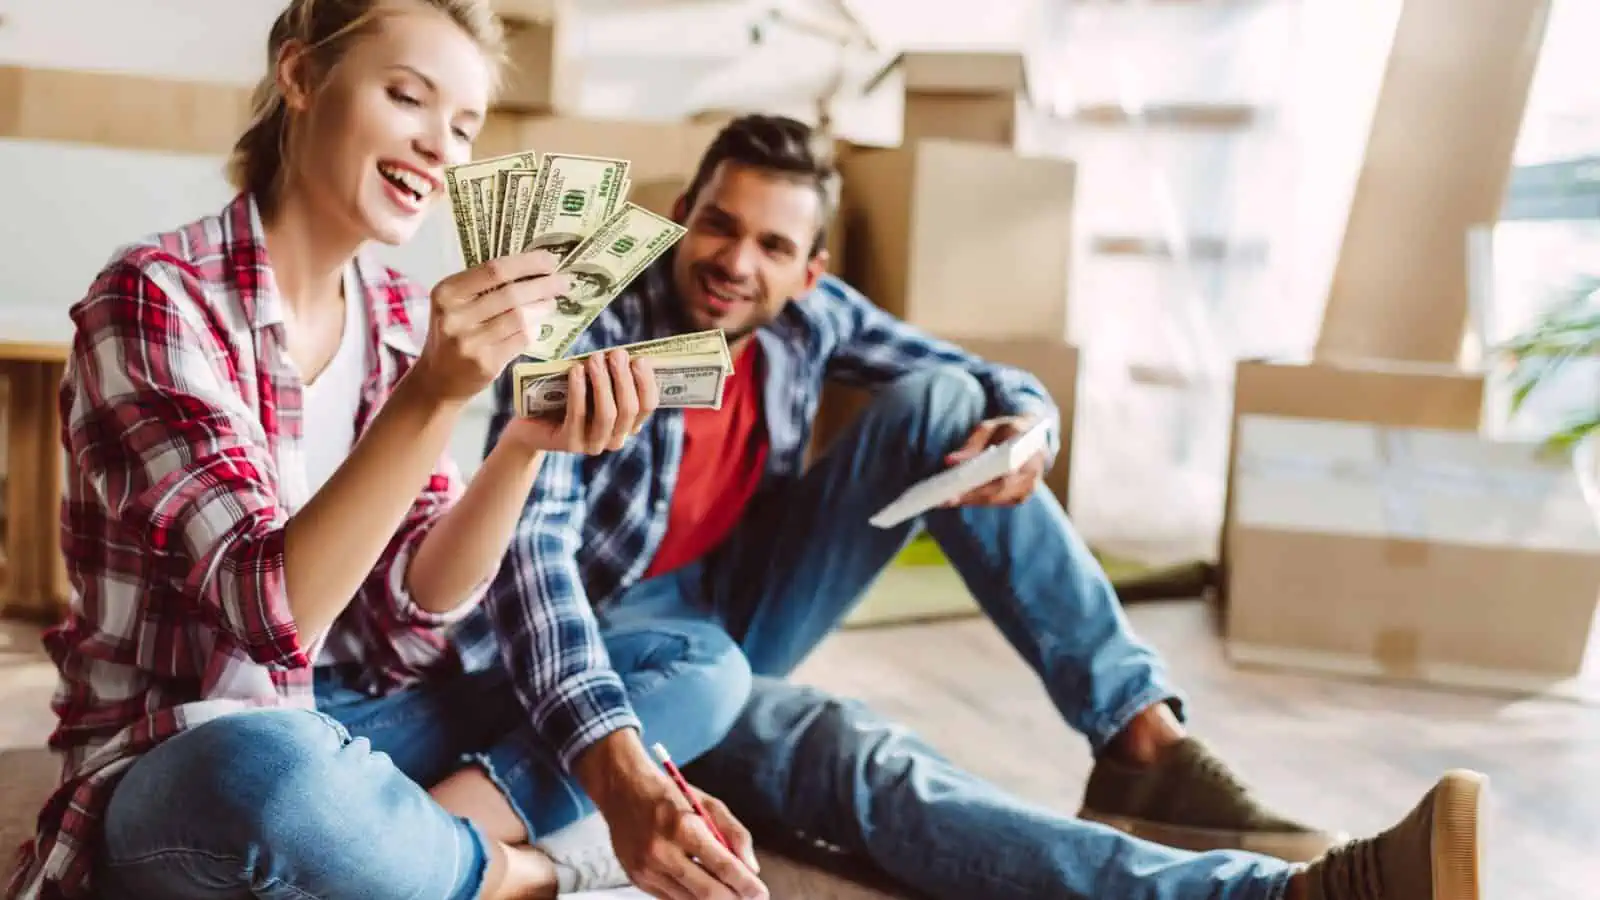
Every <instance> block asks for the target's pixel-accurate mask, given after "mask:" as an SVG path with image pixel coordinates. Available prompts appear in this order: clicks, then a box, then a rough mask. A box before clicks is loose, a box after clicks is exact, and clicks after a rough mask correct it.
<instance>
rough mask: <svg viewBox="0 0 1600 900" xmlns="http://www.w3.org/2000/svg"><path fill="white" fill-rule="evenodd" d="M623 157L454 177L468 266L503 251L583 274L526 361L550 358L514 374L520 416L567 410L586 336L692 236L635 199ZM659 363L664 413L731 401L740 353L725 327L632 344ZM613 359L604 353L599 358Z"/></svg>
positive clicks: (467, 170) (558, 160) (636, 352)
mask: <svg viewBox="0 0 1600 900" xmlns="http://www.w3.org/2000/svg"><path fill="white" fill-rule="evenodd" d="M628 169H629V164H628V161H627V160H623V159H605V158H602V157H596V156H579V155H575V154H570V153H546V154H544V156H543V158H542V159H541V158H540V156H539V154H537V153H533V152H524V153H512V154H508V155H506V156H498V157H495V158H493V159H484V160H478V161H476V162H470V163H463V164H461V165H457V166H452V167H450V168H448V169H446V170H445V175H444V178H445V185H446V186H447V187H448V188H449V191H450V206H451V211H452V212H453V213H454V215H455V223H456V237H457V238H458V239H459V240H460V242H461V257H462V260H463V261H464V262H465V263H466V265H467V267H468V268H470V267H472V266H477V265H481V264H482V263H484V262H486V261H488V260H490V259H494V258H496V257H500V256H509V255H511V254H514V253H527V252H532V251H534V250H548V251H550V252H551V253H553V254H554V255H555V256H556V258H557V259H558V260H560V264H559V270H560V271H562V272H565V273H567V274H569V275H571V276H572V281H573V289H572V291H571V293H570V294H569V295H567V296H564V297H559V298H557V300H556V310H555V314H554V316H553V317H552V318H550V319H549V320H547V321H545V322H543V323H541V324H540V327H539V333H538V334H537V335H536V336H535V337H534V341H533V344H532V345H531V346H530V347H529V348H528V349H527V351H526V355H528V356H531V357H534V358H535V359H539V360H545V361H544V362H522V363H517V364H515V365H513V366H512V368H511V376H512V380H513V382H514V383H515V385H516V392H517V411H518V413H519V414H520V415H523V416H535V415H548V414H551V413H559V412H560V411H561V410H562V409H564V408H565V407H566V405H567V370H568V369H570V368H572V366H573V365H575V364H577V363H578V362H579V361H581V360H583V359H584V358H586V357H587V356H588V355H589V354H584V355H583V356H573V357H569V356H568V355H567V354H568V353H569V352H571V350H572V346H573V344H574V343H576V342H577V340H578V336H579V335H581V334H583V331H584V329H586V328H588V327H589V323H591V322H593V321H594V320H595V317H596V316H598V315H600V312H601V310H603V309H605V308H606V304H608V303H610V302H611V301H612V300H613V299H615V298H616V297H617V295H619V294H621V293H622V291H623V290H624V289H625V288H627V286H628V284H629V283H630V282H632V281H633V279H634V278H636V277H638V275H639V273H641V272H643V271H644V270H645V269H646V268H647V267H649V265H650V264H651V263H653V262H655V260H656V259H657V258H658V257H660V256H661V254H662V253H665V252H666V250H667V248H668V247H671V246H672V245H673V244H674V243H676V242H677V240H678V239H679V238H681V237H683V233H684V229H683V226H681V225H679V224H678V223H676V222H673V221H672V220H670V219H665V218H662V217H661V216H658V215H656V214H655V213H653V212H650V211H649V210H647V209H644V208H643V207H640V206H637V205H635V204H633V203H629V202H627V196H628V189H629V187H630V184H631V179H630V178H629V175H628ZM623 349H625V350H627V351H628V352H629V354H630V355H631V356H641V357H649V358H650V359H651V361H652V362H653V363H654V364H655V371H656V383H657V385H658V386H659V388H660V391H661V399H660V406H661V407H663V408H670V407H679V408H682V407H707V408H711V409H717V408H720V407H721V406H722V390H723V385H724V384H726V383H727V379H728V376H729V375H730V374H732V373H733V357H732V355H730V354H729V353H728V342H727V340H726V338H725V337H724V336H723V333H722V330H721V329H712V330H710V331H699V332H695V333H693V334H684V335H678V336H675V337H670V338H663V339H660V340H654V341H643V342H640V343H637V344H627V345H624V347H623ZM595 352H602V351H595Z"/></svg>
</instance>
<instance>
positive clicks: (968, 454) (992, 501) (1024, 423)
mask: <svg viewBox="0 0 1600 900" xmlns="http://www.w3.org/2000/svg"><path fill="white" fill-rule="evenodd" d="M1037 421H1039V420H1038V418H1037V417H1035V416H1001V417H999V418H996V419H985V420H984V421H982V422H979V423H978V427H977V428H975V429H973V431H972V436H971V437H969V438H967V442H966V443H965V444H963V445H961V448H960V449H958V450H956V451H955V452H954V453H951V454H950V455H948V456H946V457H945V463H946V464H947V465H952V466H954V465H959V464H960V463H963V462H966V461H967V460H969V459H971V458H972V457H974V456H977V455H978V454H979V453H981V452H983V450H984V449H985V448H987V447H992V446H994V445H995V444H1001V443H1004V442H1006V441H1008V440H1010V439H1011V438H1014V437H1016V436H1017V435H1019V434H1022V433H1023V432H1025V431H1027V430H1028V429H1029V428H1030V427H1032V426H1033V424H1034V423H1036V422H1037ZM1044 461H1045V453H1044V451H1043V450H1041V451H1039V452H1038V453H1035V454H1034V455H1033V458H1031V459H1029V460H1028V461H1027V462H1025V463H1023V464H1022V466H1021V468H1019V469H1017V470H1016V471H1015V472H1012V473H1010V474H1008V475H1004V476H1001V477H999V478H996V479H995V480H993V481H991V482H989V483H987V484H983V485H979V486H978V487H975V488H973V489H972V490H970V491H968V492H967V493H966V494H964V495H963V496H960V497H957V498H956V499H954V500H951V501H950V502H948V503H946V504H945V506H946V507H957V506H1015V505H1017V504H1018V503H1021V502H1022V501H1024V500H1026V499H1028V495H1029V494H1032V493H1033V489H1034V488H1035V487H1037V486H1038V484H1039V479H1040V478H1041V477H1043V475H1044Z"/></svg>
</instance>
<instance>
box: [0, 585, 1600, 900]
mask: <svg viewBox="0 0 1600 900" xmlns="http://www.w3.org/2000/svg"><path fill="white" fill-rule="evenodd" d="M1130 614H1131V616H1132V618H1133V620H1134V623H1135V627H1136V628H1137V629H1138V630H1139V632H1140V633H1141V634H1143V635H1144V636H1145V637H1146V638H1147V639H1148V640H1149V641H1150V642H1151V643H1152V644H1154V645H1155V646H1156V647H1157V648H1159V649H1160V650H1161V651H1162V652H1163V653H1164V655H1165V656H1166V658H1167V659H1168V661H1169V662H1170V664H1171V667H1172V670H1173V673H1174V675H1175V677H1176V679H1177V681H1178V682H1179V684H1180V685H1181V687H1182V689H1183V690H1184V691H1186V692H1187V693H1188V694H1189V698H1190V701H1191V710H1192V712H1193V714H1194V719H1193V726H1194V728H1195V730H1196V731H1198V732H1199V733H1201V734H1203V735H1204V736H1205V737H1206V738H1208V739H1209V740H1211V741H1212V742H1213V743H1214V744H1216V745H1217V746H1218V747H1219V748H1221V750H1222V751H1223V752H1224V754H1225V755H1226V756H1227V757H1228V758H1229V759H1231V760H1232V761H1233V762H1234V763H1235V765H1236V766H1237V767H1238V768H1239V769H1240V770H1241V771H1242V772H1243V773H1244V775H1245V777H1246V778H1247V779H1248V780H1249V781H1251V782H1252V783H1254V784H1255V785H1257V786H1258V787H1259V788H1260V790H1261V792H1262V793H1263V794H1264V795H1265V796H1266V797H1267V798H1268V799H1269V800H1270V801H1272V802H1274V803H1276V804H1277V805H1279V806H1281V807H1283V808H1284V809H1285V810H1287V811H1289V812H1290V813H1291V814H1294V815H1298V816H1301V817H1304V818H1308V819H1311V820H1314V821H1316V822H1318V823H1320V824H1323V825H1327V826H1332V827H1336V828H1342V829H1344V830H1347V831H1350V832H1352V833H1366V832H1370V831H1373V830H1376V829H1379V828H1382V827H1384V826H1386V825H1388V824H1389V823H1390V822H1392V821H1393V820H1394V819H1396V818H1398V817H1399V816H1401V815H1403V814H1404V813H1405V811H1406V810H1407V809H1409V808H1410V807H1411V805H1412V804H1413V803H1414V802H1415V801H1416V799H1417V797H1418V796H1420V794H1421V792H1422V791H1423V790H1425V789H1426V788H1427V786H1428V785H1429V784H1430V783H1432V781H1433V779H1434V778H1435V777H1436V776H1437V774H1438V773H1439V772H1440V771H1441V770H1443V769H1445V768H1447V767H1451V766H1467V767H1471V768H1476V769H1479V770H1481V771H1484V772H1487V773H1488V774H1489V775H1490V776H1491V777H1492V779H1493V800H1494V803H1493V805H1492V807H1491V809H1492V813H1493V815H1492V818H1491V821H1490V827H1489V838H1490V847H1491V853H1490V858H1489V860H1488V866H1489V892H1488V893H1487V895H1486V896H1487V897H1489V898H1492V900H1555V898H1580V897H1594V896H1596V892H1597V887H1596V885H1600V709H1596V708H1594V707H1584V706H1579V705H1575V704H1570V703H1566V702H1561V701H1545V700H1518V699H1514V698H1503V697H1488V696H1482V695H1468V694H1458V693H1448V692H1442V691H1435V690H1429V689H1413V688H1399V687H1392V686H1381V685H1376V684H1368V683H1361V682H1353V681H1340V680H1332V679H1327V678H1320V677H1311V676H1296V675H1284V674H1277V673H1262V672H1244V671H1238V670H1235V669H1233V668H1230V667H1229V666H1228V665H1227V664H1226V663H1225V662H1224V661H1223V659H1222V656H1221V651H1220V647H1219V644H1218V642H1217V640H1216V638H1215V636H1214V634H1213V631H1212V628H1211V626H1210V624H1209V620H1208V616H1207V614H1206V611H1205V609H1204V608H1203V607H1201V606H1200V605H1199V604H1197V603H1188V602H1184V603H1168V604H1153V605H1141V606H1136V607H1134V608H1133V609H1132V610H1130ZM8 641H9V642H10V643H11V647H10V649H9V650H8V648H7V642H8ZM36 646H37V640H36V638H35V636H34V635H33V634H32V633H31V632H30V631H28V630H27V629H23V628H18V627H15V626H13V627H10V628H6V627H5V626H0V760H4V759H5V758H6V756H7V755H8V754H4V750H5V748H7V747H26V746H38V745H39V744H40V743H41V742H42V741H43V739H44V736H45V734H46V733H47V731H48V728H49V721H50V720H49V713H48V710H47V709H46V708H45V703H46V700H47V697H48V690H49V687H50V684H51V677H50V672H49V669H48V667H47V666H46V665H44V664H43V663H42V662H40V661H39V659H38V658H37V656H36V655H35V653H34V648H35V647H36ZM800 677H801V678H802V679H804V680H807V681H811V682H814V683H818V684H822V685H825V686H827V687H829V688H832V689H834V690H837V691H840V692H843V693H849V694H853V695H855V696H859V697H862V698H865V699H867V700H869V701H871V702H873V703H875V704H876V705H877V706H878V707H879V708H880V709H882V710H884V711H886V712H888V713H891V714H893V715H894V716H896V717H897V718H899V719H901V720H903V721H905V722H906V723H907V724H909V725H911V726H913V727H914V728H916V729H917V730H918V731H920V732H921V733H922V734H923V735H925V736H927V737H928V738H930V739H931V740H932V742H933V743H935V744H936V745H938V746H940V747H941V749H943V750H945V751H946V752H947V753H949V754H950V755H951V756H952V757H954V758H955V759H956V760H958V761H960V762H963V763H965V764H966V765H968V766H970V767H971V768H972V769H974V770H975V771H977V772H978V773H980V774H982V775H984V776H986V777H988V778H990V779H992V780H994V781H996V782H997V783H1000V784H1002V785H1005V786H1007V787H1009V788H1011V789H1013V790H1017V791H1019V792H1023V793H1025V794H1026V795H1028V796H1029V797H1030V798H1031V799H1033V800H1036V801H1042V802H1044V803H1046V804H1050V805H1053V806H1056V807H1058V808H1060V809H1061V810H1063V811H1065V812H1070V811H1072V810H1073V809H1075V808H1076V806H1077V803H1078V799H1079V796H1080V793H1081V790H1082V785H1083V779H1084V776H1085V774H1086V773H1087V771H1088V764H1089V760H1088V755H1087V753H1086V751H1085V749H1084V745H1083V742H1082V741H1081V740H1080V739H1079V738H1078V737H1077V736H1076V735H1075V734H1073V733H1072V732H1070V731H1069V730H1068V729H1067V728H1066V727H1065V726H1063V725H1062V724H1060V722H1059V721H1058V720H1057V719H1056V718H1055V717H1054V716H1053V715H1052V711H1051V709H1050V706H1049V704H1048V701H1047V700H1046V699H1045V696H1044V693H1043V692H1042V691H1041V690H1040V689H1039V687H1038V686H1037V684H1036V682H1035V681H1034V680H1033V679H1032V677H1031V675H1030V674H1029V673H1028V672H1027V670H1026V669H1025V668H1024V666H1023V665H1022V664H1021V663H1020V662H1018V661H1017V660H1016V659H1015V658H1014V656H1013V655H1012V654H1011V652H1010V650H1009V648H1008V647H1007V646H1006V645H1005V643H1004V642H1003V641H1002V640H1001V639H1000V638H999V637H998V635H997V634H996V632H995V631H994V629H993V628H992V627H990V626H989V625H988V624H987V623H986V622H983V621H981V620H964V621H958V622H945V623H940V624H932V625H916V626H895V627H889V628H882V629H865V630H857V631H850V632H845V633H842V634H840V635H838V636H837V637H835V638H833V639H832V640H830V641H829V642H828V643H827V644H825V645H824V646H823V647H822V648H821V649H820V650H819V651H818V652H817V655H816V656H814V657H813V658H812V659H811V660H809V661H808V662H807V664H806V665H805V667H804V668H803V669H802V672H801V676H800ZM0 764H3V763H0ZM3 802H4V800H3V798H0V803H3ZM9 849H10V848H9V847H7V848H0V854H4V855H0V858H6V857H8V856H9ZM1418 900H1424V898H1418Z"/></svg>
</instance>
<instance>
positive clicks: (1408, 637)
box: [1372, 628, 1422, 676]
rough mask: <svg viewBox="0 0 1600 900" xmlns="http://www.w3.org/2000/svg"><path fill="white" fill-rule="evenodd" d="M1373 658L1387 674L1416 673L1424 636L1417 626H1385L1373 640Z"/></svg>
mask: <svg viewBox="0 0 1600 900" xmlns="http://www.w3.org/2000/svg"><path fill="white" fill-rule="evenodd" d="M1372 658H1373V659H1375V660H1377V662H1378V665H1379V666H1380V667H1382V669H1383V672H1384V674H1385V675H1399V676H1406V675H1415V674H1416V673H1417V668H1418V666H1417V662H1418V660H1420V659H1421V658H1422V638H1421V636H1420V635H1418V634H1417V630H1416V629H1415V628H1385V629H1383V630H1382V631H1379V632H1378V634H1377V636H1376V637H1375V638H1373V641H1372Z"/></svg>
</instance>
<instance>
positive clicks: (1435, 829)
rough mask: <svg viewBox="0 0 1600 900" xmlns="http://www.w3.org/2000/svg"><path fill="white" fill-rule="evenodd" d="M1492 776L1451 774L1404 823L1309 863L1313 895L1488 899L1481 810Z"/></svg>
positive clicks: (1351, 899) (1342, 899)
mask: <svg viewBox="0 0 1600 900" xmlns="http://www.w3.org/2000/svg"><path fill="white" fill-rule="evenodd" d="M1488 783H1489V779H1488V778H1486V777H1485V776H1483V775H1481V774H1479V773H1477V772H1469V771H1465V770H1456V771H1452V772H1448V773H1446V774H1445V776H1444V777H1443V778H1441V779H1439V781H1438V783H1437V784H1435V785H1434V786H1433V788H1432V789H1431V790H1429V791H1428V793H1427V796H1425V797H1423V798H1422V802H1421V803H1418V804H1417V806H1416V808H1415V809H1413V810H1412V811H1411V813H1410V814H1409V815H1407V816H1406V817H1405V818H1404V819H1401V820H1400V823H1399V824H1398V825H1395V826H1394V827H1392V828H1390V829H1389V830H1388V831H1385V832H1383V833H1382V834H1379V835H1378V836H1376V837H1370V838H1365V839H1363V840H1359V841H1351V842H1350V843H1348V844H1345V845H1344V846H1341V847H1337V848H1335V849H1333V850H1329V851H1328V853H1327V855H1325V856H1323V857H1322V858H1321V859H1319V860H1317V861H1316V862H1313V863H1312V864H1311V865H1310V866H1307V867H1306V870H1305V879H1306V898H1307V900H1482V896H1483V895H1482V893H1481V891H1482V884H1483V882H1482V878H1481V859H1482V854H1483V851H1482V848H1481V847H1480V846H1479V828H1478V815H1479V807H1480V805H1481V803H1482V802H1483V795H1484V790H1485V788H1486V786H1487V785H1488Z"/></svg>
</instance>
